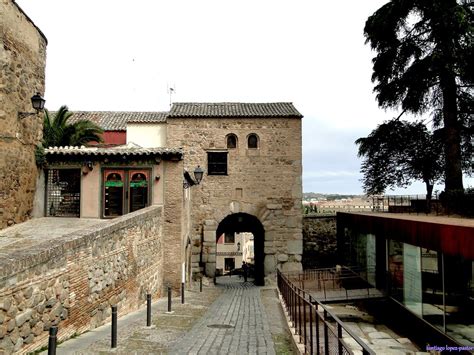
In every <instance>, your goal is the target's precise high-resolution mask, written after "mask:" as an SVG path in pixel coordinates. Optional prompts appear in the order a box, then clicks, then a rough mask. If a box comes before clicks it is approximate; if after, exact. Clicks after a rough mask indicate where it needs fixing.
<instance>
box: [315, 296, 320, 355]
mask: <svg viewBox="0 0 474 355" xmlns="http://www.w3.org/2000/svg"><path fill="white" fill-rule="evenodd" d="M318 307H319V305H316V308H315V309H314V315H315V317H314V321H315V322H316V354H319V352H320V343H321V341H320V339H319V318H320V314H319V313H318Z"/></svg>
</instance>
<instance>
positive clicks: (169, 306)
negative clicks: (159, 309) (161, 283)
mask: <svg viewBox="0 0 474 355" xmlns="http://www.w3.org/2000/svg"><path fill="white" fill-rule="evenodd" d="M168 312H170V313H171V286H170V285H168Z"/></svg>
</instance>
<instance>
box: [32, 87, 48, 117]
mask: <svg viewBox="0 0 474 355" xmlns="http://www.w3.org/2000/svg"><path fill="white" fill-rule="evenodd" d="M45 102H46V100H45V99H43V97H41V95H40V93H39V92H37V93H36V94H35V95H33V96H32V97H31V105H32V106H33V108H34V109H35V110H36V113H39V112H40V111H42V110H43V109H44V103H45Z"/></svg>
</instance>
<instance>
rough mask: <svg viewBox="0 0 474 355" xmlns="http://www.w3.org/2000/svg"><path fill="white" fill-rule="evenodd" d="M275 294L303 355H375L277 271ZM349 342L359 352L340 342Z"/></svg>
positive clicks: (318, 304) (334, 317)
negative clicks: (300, 345)
mask: <svg viewBox="0 0 474 355" xmlns="http://www.w3.org/2000/svg"><path fill="white" fill-rule="evenodd" d="M277 282H278V290H279V292H280V295H281V297H282V299H283V302H284V306H285V307H286V310H287V312H288V314H289V317H290V322H291V323H292V325H293V327H294V329H295V332H296V335H297V336H298V337H299V342H300V343H301V344H303V345H304V351H305V354H353V350H359V351H362V353H363V354H375V352H374V351H373V350H371V349H370V348H369V347H368V346H367V345H366V344H365V343H364V342H363V341H362V340H361V339H360V338H359V337H358V336H357V335H356V334H354V333H353V332H352V331H351V330H350V329H349V328H347V327H346V326H345V325H344V323H343V322H342V321H341V320H340V319H339V318H338V317H337V316H336V315H334V314H332V313H331V312H330V311H329V310H328V309H327V308H326V307H325V306H324V305H323V304H322V303H321V302H319V301H318V300H316V299H314V298H312V297H311V295H310V294H308V293H307V292H305V291H304V290H303V289H301V288H299V287H297V286H296V285H295V284H293V283H292V282H291V281H290V280H289V278H288V277H287V276H286V275H284V274H282V273H281V272H280V271H279V270H277ZM344 336H345V337H350V338H352V339H353V340H354V341H355V342H356V343H357V344H358V345H359V346H360V348H359V349H352V348H351V347H349V345H348V344H347V343H346V342H345V341H344Z"/></svg>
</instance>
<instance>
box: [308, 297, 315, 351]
mask: <svg viewBox="0 0 474 355" xmlns="http://www.w3.org/2000/svg"><path fill="white" fill-rule="evenodd" d="M309 353H310V354H314V352H313V304H312V303H311V296H309Z"/></svg>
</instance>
